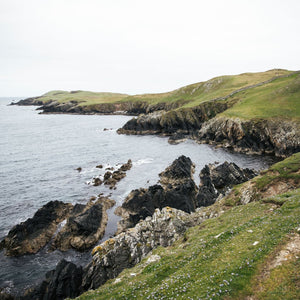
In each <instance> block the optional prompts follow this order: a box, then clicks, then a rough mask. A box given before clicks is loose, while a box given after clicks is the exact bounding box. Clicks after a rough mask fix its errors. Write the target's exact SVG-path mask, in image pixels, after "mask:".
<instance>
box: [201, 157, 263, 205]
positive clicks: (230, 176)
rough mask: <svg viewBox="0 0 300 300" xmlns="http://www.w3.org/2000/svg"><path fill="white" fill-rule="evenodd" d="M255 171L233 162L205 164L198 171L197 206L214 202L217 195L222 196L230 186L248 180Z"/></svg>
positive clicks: (254, 174)
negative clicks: (217, 164) (242, 167)
mask: <svg viewBox="0 0 300 300" xmlns="http://www.w3.org/2000/svg"><path fill="white" fill-rule="evenodd" d="M256 175H257V173H256V172H255V171H254V170H251V169H248V168H246V169H241V168H240V167H238V166H237V165H236V164H235V163H228V162H227V161H226V162H224V163H223V164H221V165H219V166H216V165H212V164H209V165H206V166H205V167H204V168H203V169H202V170H201V172H200V175H199V176H200V179H201V182H200V186H199V191H198V194H197V206H198V207H201V206H209V205H212V204H214V203H215V202H216V200H217V199H218V197H219V196H220V195H221V196H224V195H225V194H226V192H227V191H229V189H230V188H232V186H234V185H236V184H240V183H242V182H245V181H248V180H249V179H251V178H253V177H254V176H256Z"/></svg>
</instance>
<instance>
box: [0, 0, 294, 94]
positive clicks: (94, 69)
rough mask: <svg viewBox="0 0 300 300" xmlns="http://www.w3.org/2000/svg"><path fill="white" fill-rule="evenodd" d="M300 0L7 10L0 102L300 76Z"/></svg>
mask: <svg viewBox="0 0 300 300" xmlns="http://www.w3.org/2000/svg"><path fill="white" fill-rule="evenodd" d="M299 16H300V1H299V0H280V1H279V0H249V1H248V0H205V1H202V0H181V1H177V0H159V1H158V0H149V1H148V0H26V1H25V0H0V43H1V44H0V96H35V95H40V94H42V93H45V92H47V91H49V90H54V89H55V90H57V89H62V90H78V89H81V90H92V91H111V92H122V93H128V94H137V93H148V92H163V91H170V90H173V89H176V88H178V87H181V86H184V85H187V84H190V83H195V82H199V81H204V80H208V79H210V78H212V77H215V76H219V75H226V74H239V73H243V72H257V71H266V70H269V69H273V68H283V69H290V70H299V69H300V17H299Z"/></svg>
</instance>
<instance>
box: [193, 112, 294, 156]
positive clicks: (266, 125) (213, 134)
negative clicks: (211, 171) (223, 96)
mask: <svg viewBox="0 0 300 300" xmlns="http://www.w3.org/2000/svg"><path fill="white" fill-rule="evenodd" d="M197 139H198V140H199V141H201V142H205V143H212V144H218V145H221V146H223V147H227V148H232V149H233V150H235V151H237V152H243V153H250V154H251V153H256V154H273V155H276V156H279V157H287V156H289V155H291V154H293V153H296V152H299V151H300V128H299V123H297V122H293V121H292V120H290V121H289V120H240V119H237V118H234V119H233V118H226V117H216V118H214V119H212V120H210V121H208V122H205V123H204V124H203V125H202V128H201V129H200V130H199V132H198V138H197Z"/></svg>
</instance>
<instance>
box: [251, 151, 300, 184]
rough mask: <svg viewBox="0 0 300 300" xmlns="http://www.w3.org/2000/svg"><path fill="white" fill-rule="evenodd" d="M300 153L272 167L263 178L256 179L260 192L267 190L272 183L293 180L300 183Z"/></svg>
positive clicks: (262, 175) (263, 174)
mask: <svg viewBox="0 0 300 300" xmlns="http://www.w3.org/2000/svg"><path fill="white" fill-rule="evenodd" d="M299 170H300V152H298V153H295V154H293V155H292V156H290V157H288V158H287V159H285V160H283V161H281V162H278V163H276V164H274V165H273V166H271V167H270V168H269V169H268V170H267V171H265V172H262V173H261V176H258V177H256V178H254V180H253V182H255V184H256V187H257V189H258V190H261V189H263V188H265V187H266V186H267V185H268V184H270V183H271V182H276V181H280V180H288V179H291V180H293V181H297V182H300V174H299Z"/></svg>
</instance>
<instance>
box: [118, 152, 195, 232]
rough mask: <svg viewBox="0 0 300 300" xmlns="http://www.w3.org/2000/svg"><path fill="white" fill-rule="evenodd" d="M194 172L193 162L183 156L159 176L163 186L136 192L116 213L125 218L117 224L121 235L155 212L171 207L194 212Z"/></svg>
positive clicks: (157, 185)
mask: <svg viewBox="0 0 300 300" xmlns="http://www.w3.org/2000/svg"><path fill="white" fill-rule="evenodd" d="M193 172H194V165H193V163H192V161H191V159H190V158H188V157H186V156H184V155H182V156H180V157H179V158H178V159H176V160H175V161H174V162H173V163H172V164H171V166H169V167H168V168H167V169H166V170H165V171H164V172H162V173H161V174H159V176H160V183H161V184H156V185H153V186H150V187H149V188H148V189H144V188H140V189H137V190H133V191H132V192H131V193H130V194H129V195H128V196H127V198H126V199H125V200H124V202H123V204H122V206H121V207H119V208H117V209H116V213H117V214H118V215H120V216H122V217H123V219H122V220H121V221H120V222H119V224H118V225H119V231H122V230H124V229H126V228H130V227H133V226H134V225H135V224H137V223H138V222H139V221H140V220H142V219H145V218H146V217H147V216H152V214H153V213H154V211H155V209H156V208H159V209H162V208H163V207H165V206H170V207H173V208H177V209H180V210H182V211H185V212H192V211H195V209H196V194H197V186H196V184H195V182H194V180H193V179H192V174H193Z"/></svg>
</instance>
